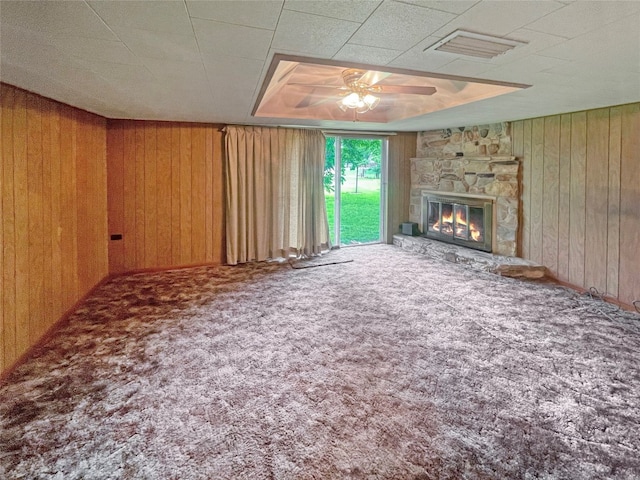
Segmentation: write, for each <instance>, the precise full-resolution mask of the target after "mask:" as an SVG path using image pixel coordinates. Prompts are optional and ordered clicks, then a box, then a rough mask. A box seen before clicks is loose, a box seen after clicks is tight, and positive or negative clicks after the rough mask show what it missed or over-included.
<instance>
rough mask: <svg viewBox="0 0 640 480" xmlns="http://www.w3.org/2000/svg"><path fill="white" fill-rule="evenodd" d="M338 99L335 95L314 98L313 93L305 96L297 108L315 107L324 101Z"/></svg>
mask: <svg viewBox="0 0 640 480" xmlns="http://www.w3.org/2000/svg"><path fill="white" fill-rule="evenodd" d="M335 101H336V99H335V98H333V97H325V98H322V99H320V100H315V101H314V100H313V95H311V94H309V95H307V96H306V97H304V98H303V99H302V100H301V101H300V102H299V103H298V104H297V105H296V108H313V107H317V106H318V105H322V104H323V103H329V102H335Z"/></svg>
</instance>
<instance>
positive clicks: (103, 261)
mask: <svg viewBox="0 0 640 480" xmlns="http://www.w3.org/2000/svg"><path fill="white" fill-rule="evenodd" d="M0 102H1V105H0V106H1V111H0V121H1V131H2V133H1V135H0V141H1V148H0V153H1V157H0V195H1V197H0V219H1V221H0V240H1V246H0V271H1V272H2V274H1V275H0V307H1V308H0V335H1V339H0V372H1V371H4V370H5V369H7V368H9V367H11V365H13V364H14V363H15V362H16V361H17V360H18V358H19V357H20V356H21V355H22V354H24V353H25V352H26V351H27V350H28V349H29V348H30V347H31V346H33V345H34V344H36V343H37V342H38V340H39V339H40V338H41V337H42V336H43V334H45V333H46V332H47V330H48V329H49V328H50V327H51V326H52V325H53V324H55V323H56V322H57V321H58V320H59V319H60V318H61V317H62V316H63V315H64V314H65V312H67V311H68V310H69V309H70V308H72V307H73V306H74V305H75V304H76V302H77V301H78V300H79V299H81V298H82V297H83V296H84V295H85V294H86V293H87V292H89V291H90V290H91V288H92V287H94V286H95V285H96V284H97V283H98V282H100V281H101V280H102V279H103V278H104V277H105V276H106V275H107V273H108V260H107V216H106V208H107V190H106V122H105V120H104V119H103V118H102V117H99V116H96V115H92V114H90V113H87V112H85V111H82V110H78V109H75V108H72V107H69V106H66V105H62V104H60V103H58V102H55V101H52V100H48V99H46V98H43V97H40V96H38V95H34V94H31V93H28V92H25V91H24V90H21V89H18V88H14V87H12V86H9V85H5V84H0Z"/></svg>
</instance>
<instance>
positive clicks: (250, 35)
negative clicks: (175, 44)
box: [193, 18, 273, 59]
mask: <svg viewBox="0 0 640 480" xmlns="http://www.w3.org/2000/svg"><path fill="white" fill-rule="evenodd" d="M193 29H194V30H195V32H196V36H197V38H198V46H199V47H200V51H201V52H212V53H221V54H225V55H234V56H238V57H244V58H254V59H264V58H265V57H266V55H267V53H268V51H269V45H270V44H271V38H272V37H273V31H271V30H265V29H262V28H253V27H245V26H242V25H232V24H230V23H222V22H216V21H213V20H202V19H200V18H194V19H193Z"/></svg>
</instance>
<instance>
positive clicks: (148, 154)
mask: <svg viewBox="0 0 640 480" xmlns="http://www.w3.org/2000/svg"><path fill="white" fill-rule="evenodd" d="M141 128H142V130H143V132H144V213H143V215H144V266H145V267H153V266H156V265H157V264H158V247H157V245H158V244H157V239H158V205H157V202H156V199H157V196H158V195H157V192H158V178H157V175H156V173H157V165H156V159H157V155H158V152H157V147H156V124H155V122H145V124H144V126H142V127H141Z"/></svg>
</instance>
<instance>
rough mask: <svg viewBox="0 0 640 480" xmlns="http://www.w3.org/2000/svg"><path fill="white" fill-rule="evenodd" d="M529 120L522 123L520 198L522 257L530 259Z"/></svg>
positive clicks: (530, 153)
mask: <svg viewBox="0 0 640 480" xmlns="http://www.w3.org/2000/svg"><path fill="white" fill-rule="evenodd" d="M532 126H533V122H532V121H531V120H524V121H523V122H522V135H523V137H524V138H523V141H522V148H523V153H522V192H521V194H520V198H521V201H522V208H521V209H520V210H521V212H522V213H521V219H522V248H521V251H522V256H523V257H524V258H531V176H532V173H531V161H532V155H533V148H532V144H531V140H532V136H531V135H532Z"/></svg>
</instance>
